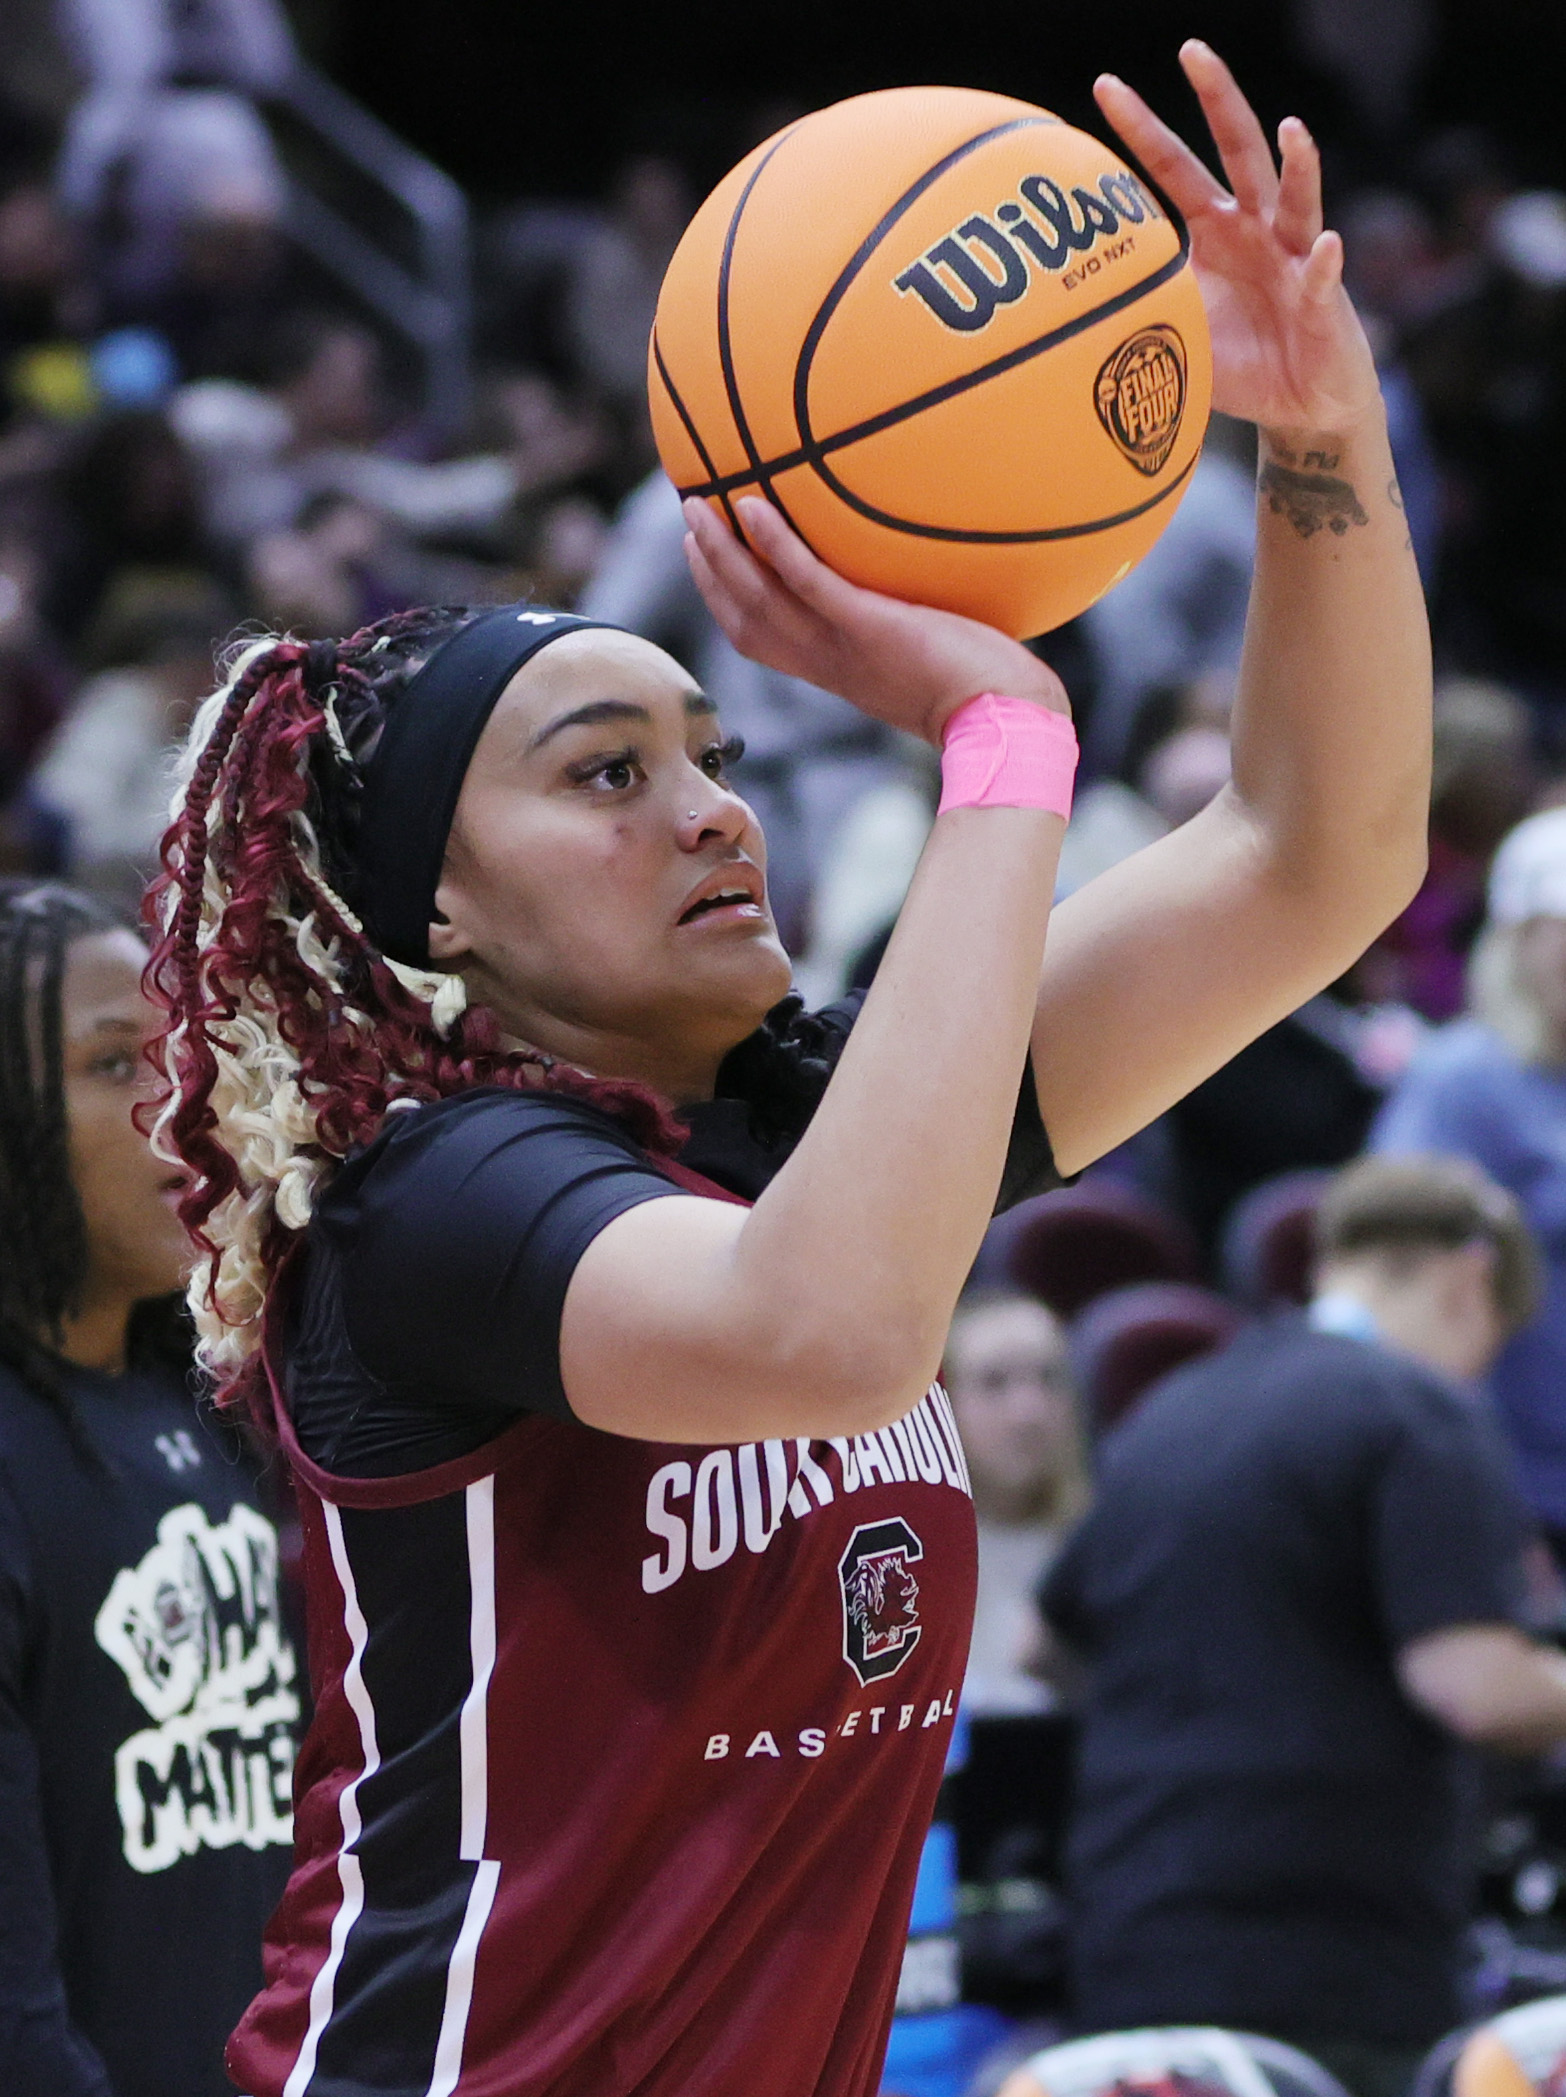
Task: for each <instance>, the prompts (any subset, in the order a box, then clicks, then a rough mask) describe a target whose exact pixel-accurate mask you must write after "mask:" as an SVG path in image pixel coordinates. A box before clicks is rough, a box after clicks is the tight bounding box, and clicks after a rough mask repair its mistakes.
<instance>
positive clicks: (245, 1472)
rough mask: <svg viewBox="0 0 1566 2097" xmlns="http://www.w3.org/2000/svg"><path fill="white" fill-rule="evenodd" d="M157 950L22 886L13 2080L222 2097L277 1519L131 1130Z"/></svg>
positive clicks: (16, 1003) (286, 1730)
mask: <svg viewBox="0 0 1566 2097" xmlns="http://www.w3.org/2000/svg"><path fill="white" fill-rule="evenodd" d="M145 959H146V956H145V954H144V952H143V950H142V948H141V944H140V942H139V941H138V940H137V939H136V938H135V937H134V936H133V935H132V934H131V933H129V932H127V931H124V930H121V929H117V928H116V927H115V924H114V921H113V920H112V919H111V918H110V917H108V916H107V915H105V913H104V912H102V911H101V910H100V909H98V908H97V906H96V905H94V904H92V903H91V902H90V901H89V900H88V899H87V898H86V897H84V896H79V895H76V894H75V893H73V892H72V891H70V890H67V889H63V888H58V887H52V886H39V885H37V884H35V883H34V884H23V883H15V882H12V883H6V884H4V885H3V886H0V1030H3V1038H4V1041H5V1044H6V1047H5V1055H4V1057H3V1059H0V2089H3V2090H4V2091H5V2093H6V2097H220V2093H222V2092H225V2091H228V2090H229V2085H228V2082H227V2080H226V2078H225V2076H224V2073H223V2062H222V2051H223V2044H224V2040H225V2038H226V2036H227V2034H228V2031H229V2029H230V2028H231V2026H232V2025H233V2024H234V2022H235V2020H236V2019H237V2018H238V2015H239V2012H240V2010H241V2009H242V2008H243V2006H244V2004H245V2002H246V2001H247V2000H248V1998H249V1997H250V1995H251V1994H252V1992H253V1991H254V1989H255V1988H256V1987H257V1986H258V1985H259V1982H260V1979H261V1931H262V1926H263V1924H264V1922H265V1919H266V1916H267V1914H268V1912H269V1911H270V1909H271V1907H272V1905H273V1903H274V1901H275V1899H276V1897H277V1894H278V1893H279V1891H280V1890H281V1887H282V1884H283V1880H284V1878H285V1876H286V1874H287V1869H288V1862H289V1843H290V1819H291V1816H290V1805H289V1793H290V1772H291V1762H292V1733H293V1726H294V1722H295V1720H296V1719H297V1717H298V1692H297V1689H296V1687H295V1683H294V1656H293V1652H292V1650H291V1648H290V1646H289V1643H288V1640H287V1636H286V1633H285V1632H284V1631H283V1629H282V1625H281V1622H280V1618H279V1614H278V1589H277V1575H278V1548H277V1536H276V1533H275V1531H274V1529H273V1526H272V1523H271V1522H270V1521H269V1520H268V1519H267V1518H266V1516H265V1515H264V1514H263V1513H262V1512H261V1511H260V1508H259V1506H258V1504H257V1493H256V1483H257V1480H256V1470H255V1466H254V1464H253V1463H252V1462H251V1460H250V1459H249V1458H248V1457H247V1456H246V1455H245V1454H244V1453H243V1451H242V1450H241V1449H240V1447H239V1446H238V1444H237V1442H236V1439H235V1436H234V1433H233V1430H232V1428H231V1427H230V1426H228V1425H225V1424H223V1423H221V1422H219V1421H218V1420H217V1419H216V1418H215V1417H214V1416H213V1415H212V1414H211V1413H210V1411H208V1410H206V1409H203V1408H200V1407H198V1406H197V1405H196V1404H195V1403H194V1402H193V1400H192V1398H191V1395H190V1388H189V1383H188V1376H189V1370H190V1350H189V1336H188V1334H187V1332H186V1330H185V1326H184V1319H183V1313H182V1311H181V1309H180V1306H179V1304H178V1298H177V1296H174V1295H172V1294H171V1292H173V1291H176V1290H177V1289H178V1286H179V1282H180V1274H181V1268H182V1266H183V1264H184V1262H185V1260H186V1258H187V1256H188V1246H187V1243H186V1240H185V1236H184V1233H183V1231H182V1229H181V1228H180V1225H179V1222H178V1219H177V1217H176V1215H175V1213H174V1205H173V1200H172V1192H173V1185H174V1182H173V1181H172V1180H171V1176H170V1173H169V1169H168V1167H167V1165H166V1164H164V1163H163V1162H161V1161H160V1160H159V1159H157V1158H156V1157H154V1155H153V1153H152V1151H151V1149H150V1148H149V1146H148V1145H147V1143H146V1141H145V1140H144V1138H143V1137H142V1136H141V1135H140V1134H139V1133H138V1131H137V1130H136V1129H135V1128H134V1126H133V1125H132V1121H131V1110H132V1107H133V1106H134V1104H135V1102H136V1101H137V1099H138V1097H140V1096H141V1094H142V1092H143V1081H144V1077H145V1070H144V1066H143V1063H142V1056H141V1051H142V1048H143V1045H144V1044H145V1042H146V1040H147V1038H148V1036H149V1035H150V1034H151V1033H152V1032H153V1031H154V1030H155V1025H156V1020H155V1016H154V1014H153V1012H152V1009H151V1007H150V1006H149V1005H148V1004H147V1003H146V1001H145V999H144V998H143V995H142V991H141V969H142V965H143V963H144V961H145ZM229 2097H232V2093H231V2092H230V2093H229Z"/></svg>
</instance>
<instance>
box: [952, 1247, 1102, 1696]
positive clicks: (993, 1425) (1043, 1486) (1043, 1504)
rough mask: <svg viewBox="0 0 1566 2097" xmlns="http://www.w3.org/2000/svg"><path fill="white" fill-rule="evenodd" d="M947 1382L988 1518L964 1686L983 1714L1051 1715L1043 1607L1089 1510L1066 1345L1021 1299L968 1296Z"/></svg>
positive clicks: (1051, 1321)
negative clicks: (1073, 1531)
mask: <svg viewBox="0 0 1566 2097" xmlns="http://www.w3.org/2000/svg"><path fill="white" fill-rule="evenodd" d="M941 1379H942V1381H943V1383H944V1384H945V1385H946V1389H947V1392H948V1394H949V1395H950V1397H951V1401H952V1405H953V1407H954V1408H955V1410H956V1413H957V1424H958V1426H959V1427H960V1428H961V1430H962V1441H963V1448H964V1450H965V1451H966V1452H967V1457H968V1470H969V1473H970V1475H971V1477H972V1479H973V1504H974V1508H975V1511H976V1512H977V1514H978V1518H979V1599H978V1605H977V1609H976V1611H975V1616H974V1626H973V1644H972V1647H971V1648H970V1651H969V1655H968V1673H967V1678H966V1680H965V1682H964V1684H963V1705H964V1708H965V1709H966V1710H968V1711H969V1712H970V1714H972V1715H975V1716H977V1715H980V1714H984V1715H988V1714H992V1713H1003V1712H1022V1711H1039V1710H1042V1709H1043V1708H1044V1707H1045V1705H1046V1703H1047V1701H1048V1693H1047V1691H1046V1690H1045V1688H1044V1685H1043V1683H1042V1682H1041V1681H1040V1680H1039V1678H1038V1675H1037V1674H1036V1673H1035V1672H1034V1671H1033V1663H1034V1661H1035V1659H1036V1657H1037V1645H1038V1617H1037V1614H1036V1612H1035V1609H1034V1604H1033V1597H1034V1595H1035V1593H1036V1592H1037V1589H1038V1583H1039V1580H1040V1578H1041V1577H1042V1575H1043V1574H1044V1572H1045V1570H1046V1569H1047V1567H1048V1566H1049V1564H1050V1562H1051V1560H1052V1559H1053V1558H1054V1555H1055V1553H1056V1551H1057V1550H1058V1549H1059V1547H1060V1542H1061V1539H1062V1537H1063V1536H1064V1535H1065V1533H1066V1530H1067V1529H1068V1528H1069V1527H1070V1526H1071V1524H1072V1523H1073V1522H1074V1521H1075V1520H1076V1519H1077V1517H1078V1516H1079V1515H1080V1514H1081V1513H1082V1512H1083V1510H1084V1508H1085V1507H1086V1505H1087V1471H1086V1465H1085V1461H1084V1457H1083V1448H1082V1431H1081V1426H1080V1423H1079V1421H1078V1418H1077V1403H1076V1393H1075V1391H1074V1389H1073V1387H1072V1380H1071V1367H1070V1363H1069V1361H1068V1359H1067V1355H1066V1336H1065V1333H1064V1331H1063V1330H1062V1327H1061V1324H1060V1321H1059V1320H1058V1319H1057V1318H1056V1317H1055V1315H1054V1313H1053V1312H1051V1311H1048V1310H1046V1309H1045V1307H1044V1305H1043V1304H1041V1303H1039V1302H1038V1301H1037V1300H1036V1299H1035V1298H1033V1297H1031V1296H1025V1295H1024V1294H1023V1293H1022V1292H1021V1290H1012V1289H997V1288H983V1289H975V1290H973V1291H972V1292H970V1294H968V1295H967V1296H965V1297H964V1298H963V1300H962V1302H961V1303H960V1304H959V1305H958V1307H957V1315H956V1317H955V1319H954V1320H953V1321H952V1329H951V1337H950V1338H949V1339H948V1341H947V1343H946V1357H945V1361H944V1363H943V1365H942V1371H941Z"/></svg>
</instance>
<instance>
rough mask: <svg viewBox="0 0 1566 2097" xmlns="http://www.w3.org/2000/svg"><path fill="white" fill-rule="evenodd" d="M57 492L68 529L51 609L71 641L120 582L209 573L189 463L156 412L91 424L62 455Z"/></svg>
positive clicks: (57, 557)
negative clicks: (135, 577) (130, 578)
mask: <svg viewBox="0 0 1566 2097" xmlns="http://www.w3.org/2000/svg"><path fill="white" fill-rule="evenodd" d="M59 490H60V495H61V497H62V499H63V507H64V529H63V532H62V533H61V536H60V543H59V546H58V547H57V549H55V550H54V558H53V561H52V564H51V570H52V572H51V574H50V577H49V582H48V608H49V612H50V616H51V618H52V621H53V623H54V625H55V628H56V630H57V631H58V632H59V633H60V634H61V635H62V636H63V637H64V638H65V639H66V641H67V642H69V643H71V644H72V645H80V643H81V642H82V641H83V639H84V637H85V635H86V633H87V631H88V630H89V628H90V627H91V625H92V622H93V620H94V619H95V618H96V617H97V615H98V613H99V611H100V609H101V607H102V606H103V605H104V603H105V602H106V601H107V598H108V595H109V593H110V591H111V589H112V587H113V585H114V583H115V582H116V580H118V579H120V578H123V577H125V576H127V575H140V576H145V575H148V574H157V575H160V576H170V575H180V576H184V577H186V578H188V579H193V580H199V579H201V578H203V577H205V576H206V574H207V573H208V570H209V568H210V565H211V563H212V558H213V553H212V547H211V544H210V542H209V541H208V539H207V537H206V534H205V532H204V530H203V527H202V518H201V508H200V497H199V492H198V488H197V483H196V477H195V474H194V472H193V470H192V466H191V461H190V458H189V455H188V453H187V452H186V449H185V447H184V445H183V444H181V442H180V440H179V438H178V437H177V436H176V434H175V432H174V430H173V429H172V428H171V426H170V424H169V421H168V418H167V417H166V416H164V415H162V414H160V413H158V412H157V411H156V410H155V409H150V408H136V409H126V410H123V411H121V412H119V413H116V414H111V415H105V416H102V417H100V418H99V419H98V420H97V421H95V422H93V423H92V424H90V425H89V426H88V427H87V428H86V429H85V430H84V431H83V432H82V433H81V435H80V437H79V439H78V440H77V441H76V442H75V444H74V446H73V449H72V451H71V452H70V454H69V455H68V457H67V458H66V460H65V463H64V468H63V471H62V473H61V475H60V478H59Z"/></svg>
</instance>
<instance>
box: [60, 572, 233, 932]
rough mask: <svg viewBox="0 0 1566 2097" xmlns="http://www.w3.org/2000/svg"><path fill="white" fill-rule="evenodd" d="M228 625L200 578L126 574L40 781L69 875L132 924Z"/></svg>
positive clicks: (228, 612)
mask: <svg viewBox="0 0 1566 2097" xmlns="http://www.w3.org/2000/svg"><path fill="white" fill-rule="evenodd" d="M232 623H233V607H232V605H231V604H230V603H229V602H228V600H227V599H226V598H225V596H224V594H223V592H222V591H221V590H220V589H219V588H218V586H217V585H216V584H215V583H212V582H208V581H207V580H205V579H204V578H201V577H179V576H171V577H158V576H149V575H143V576H134V575H129V576H125V577H123V578H122V579H121V581H120V583H119V584H118V586H117V587H116V588H115V589H114V590H112V591H111V592H110V597H109V601H108V603H107V604H106V605H105V607H104V609H103V611H102V613H101V614H100V616H99V619H98V622H97V626H96V629H95V632H94V633H93V634H92V635H90V636H89V643H88V652H89V656H90V658H91V659H93V660H95V661H96V663H97V664H98V665H99V667H98V670H97V674H96V675H95V676H92V677H89V678H88V680H87V682H86V683H85V684H84V685H83V686H82V688H81V690H80V691H79V692H78V693H77V695H76V699H75V702H74V704H73V706H72V708H71V711H70V713H69V715H68V716H67V718H66V720H65V722H64V724H63V725H62V727H61V728H60V730H59V732H58V733H57V734H56V736H55V738H54V740H53V741H52V743H51V744H50V745H49V747H48V749H47V750H46V751H45V753H44V755H43V758H42V760H41V762H40V764H39V766H38V769H37V770H36V771H35V773H34V774H33V781H32V797H33V800H34V802H35V803H36V804H37V805H38V806H39V807H40V808H41V809H42V810H45V811H47V812H48V813H49V814H50V815H52V816H54V817H55V818H57V819H58V821H59V823H60V825H61V826H62V830H63V838H62V857H63V859H64V863H65V865H66V867H67V868H68V869H69V871H70V873H71V876H72V878H73V879H74V880H75V881H76V883H77V884H78V886H80V887H82V888H84V889H87V890H88V891H90V892H91V893H92V894H93V895H94V896H96V897H98V898H99V899H100V900H102V901H104V902H107V903H109V904H111V905H113V906H114V907H115V908H117V909H118V910H120V911H121V912H122V913H123V914H124V915H125V916H126V917H130V918H133V917H134V916H135V913H136V911H137V910H138V909H139V907H140V903H141V896H142V891H143V889H144V887H145V886H146V883H147V881H148V880H149V879H150V878H151V876H152V873H153V871H154V869H155V867H156V864H157V853H158V842H159V840H160V839H161V837H162V835H163V833H164V831H165V829H166V828H167V827H168V819H169V797H170V794H171V793H172V790H173V789H172V755H173V750H174V746H175V745H176V743H177V742H178V741H179V740H180V739H181V738H182V737H183V736H184V733H185V730H186V729H187V728H188V727H189V726H190V720H191V716H192V715H193V714H194V712H195V710H196V707H197V705H198V703H199V702H200V701H201V700H202V699H203V698H204V697H205V696H206V694H207V693H208V692H209V691H211V689H212V686H213V682H214V677H215V671H214V668H213V661H212V651H213V636H214V635H220V634H222V633H224V632H225V631H226V630H227V629H228V628H229V626H231V625H232Z"/></svg>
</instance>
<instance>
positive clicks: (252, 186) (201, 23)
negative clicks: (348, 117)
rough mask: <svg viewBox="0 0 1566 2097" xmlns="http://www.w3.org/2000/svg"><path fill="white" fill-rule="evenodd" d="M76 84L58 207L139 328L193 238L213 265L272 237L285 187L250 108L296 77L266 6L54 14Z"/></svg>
mask: <svg viewBox="0 0 1566 2097" xmlns="http://www.w3.org/2000/svg"><path fill="white" fill-rule="evenodd" d="M58 13H59V21H60V28H61V31H62V33H63V35H64V37H65V39H66V41H67V43H68V44H69V46H70V49H71V51H72V54H73V56H74V57H75V59H76V61H77V64H78V66H79V67H80V69H81V72H82V74H83V75H84V76H85V79H86V83H87V85H86V92H85V93H84V94H83V95H82V97H81V99H80V100H79V101H78V103H77V104H76V106H75V108H74V109H73V110H72V112H71V116H70V120H69V122H68V124H67V127H66V134H65V139H64V143H63V147H62V151H61V157H60V170H59V183H60V194H61V196H62V198H63V200H64V202H65V204H66V207H67V209H68V210H69V211H70V212H71V213H72V215H73V216H74V217H75V218H76V219H77V220H78V222H79V223H80V224H81V225H82V226H84V227H87V228H90V229H91V231H92V233H93V236H94V240H95V245H96V247H97V249H98V251H99V255H98V259H99V269H100V273H101V275H102V278H103V281H104V284H105V288H106V289H107V290H108V292H109V294H110V297H111V299H112V300H113V302H114V304H115V307H116V309H117V310H119V311H121V312H129V313H132V314H135V315H136V316H137V317H143V316H146V315H147V314H148V313H149V312H152V311H155V310H156V307H157V302H158V301H159V300H160V298H162V297H163V296H164V295H166V294H167V292H168V291H169V290H170V288H171V287H173V286H175V285H177V284H178V281H179V278H180V275H181V270H182V265H183V264H184V262H185V261H186V259H187V255H186V249H187V243H188V242H189V241H190V239H191V237H192V235H194V236H195V238H196V240H197V242H198V243H199V244H201V245H203V246H205V247H206V248H207V249H209V250H211V251H213V252H215V253H217V254H219V255H220V254H221V253H222V251H223V248H224V246H225V245H227V246H228V247H229V248H231V249H232V248H234V247H236V246H238V247H248V246H250V245H252V244H253V243H254V241H255V240H256V237H257V236H258V235H259V236H260V237H261V238H262V240H263V241H265V240H266V239H267V237H268V236H269V235H270V234H271V233H272V232H273V231H274V229H275V228H276V227H277V225H278V223H279V221H280V219H281V215H282V206H283V190H284V183H283V174H282V169H281V166H280V164H279V161H278V157H277V152H276V148H275V147H274V145H273V143H272V138H271V134H270V132H269V131H268V129H267V126H266V125H265V123H264V122H263V121H262V119H261V117H260V115H259V114H258V112H257V111H256V109H255V108H254V107H253V105H252V103H251V100H250V99H249V98H250V97H251V96H252V95H254V94H264V93H265V92H266V91H267V90H268V89H269V88H272V87H274V86H276V85H277V84H278V83H279V82H280V81H281V80H282V79H284V78H285V77H286V76H287V73H288V71H289V69H290V68H291V66H292V65H293V63H294V47H293V37H292V33H291V31H290V29H289V26H288V18H287V16H286V14H285V13H284V11H283V8H282V7H281V6H280V5H279V4H278V0H59V9H58Z"/></svg>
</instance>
